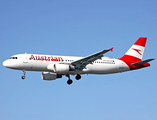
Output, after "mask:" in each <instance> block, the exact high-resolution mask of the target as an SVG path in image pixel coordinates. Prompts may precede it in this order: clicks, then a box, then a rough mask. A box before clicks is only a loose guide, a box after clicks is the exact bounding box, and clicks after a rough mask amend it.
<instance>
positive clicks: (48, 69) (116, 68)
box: [3, 37, 154, 85]
mask: <svg viewBox="0 0 157 120" xmlns="http://www.w3.org/2000/svg"><path fill="white" fill-rule="evenodd" d="M146 41H147V38H146V37H140V38H139V39H138V40H137V41H136V42H135V43H134V44H133V45H132V46H131V48H130V49H129V50H128V51H127V52H126V53H125V54H124V56H123V57H121V58H118V59H111V58H109V57H104V56H103V54H105V53H107V52H109V51H113V48H110V49H105V50H102V51H100V52H97V53H95V54H92V55H89V56H87V57H73V56H60V55H41V54H27V53H25V54H17V55H13V56H11V57H10V58H9V59H7V60H5V61H4V62H3V66H5V67H7V68H10V69H15V70H22V71H23V76H22V79H25V74H26V71H41V72H42V79H43V80H48V81H50V80H56V79H58V78H62V76H64V75H65V76H66V77H68V81H67V84H68V85H70V84H72V83H73V81H72V80H71V79H70V75H76V76H75V78H76V80H79V79H81V75H82V74H112V73H122V72H126V71H131V70H136V69H140V68H144V67H148V66H150V64H149V63H148V62H150V61H152V60H154V59H147V60H144V61H142V57H143V54H144V49H145V45H146Z"/></svg>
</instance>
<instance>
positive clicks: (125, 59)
mask: <svg viewBox="0 0 157 120" xmlns="http://www.w3.org/2000/svg"><path fill="white" fill-rule="evenodd" d="M119 60H122V61H123V62H125V63H126V64H127V65H128V66H129V68H130V70H136V69H140V68H143V67H148V66H150V64H149V63H145V64H142V65H132V63H136V62H140V61H141V59H139V58H136V57H133V56H130V55H124V56H123V57H121V58H119Z"/></svg>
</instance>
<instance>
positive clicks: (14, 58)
mask: <svg viewBox="0 0 157 120" xmlns="http://www.w3.org/2000/svg"><path fill="white" fill-rule="evenodd" d="M9 59H18V58H17V57H11V58H9Z"/></svg>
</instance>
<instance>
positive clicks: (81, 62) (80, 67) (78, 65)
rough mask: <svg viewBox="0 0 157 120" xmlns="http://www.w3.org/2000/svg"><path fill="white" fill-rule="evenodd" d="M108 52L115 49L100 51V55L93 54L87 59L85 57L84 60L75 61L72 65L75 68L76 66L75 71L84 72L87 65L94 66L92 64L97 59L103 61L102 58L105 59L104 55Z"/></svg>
mask: <svg viewBox="0 0 157 120" xmlns="http://www.w3.org/2000/svg"><path fill="white" fill-rule="evenodd" d="M108 51H113V48H111V49H106V50H102V51H100V52H98V53H95V54H92V55H90V56H87V57H84V58H82V59H79V60H77V61H74V62H72V63H71V64H72V65H73V66H75V69H76V70H77V71H81V70H83V69H84V68H85V67H86V65H88V64H92V62H94V61H95V60H97V59H101V57H103V54H105V53H107V52H108Z"/></svg>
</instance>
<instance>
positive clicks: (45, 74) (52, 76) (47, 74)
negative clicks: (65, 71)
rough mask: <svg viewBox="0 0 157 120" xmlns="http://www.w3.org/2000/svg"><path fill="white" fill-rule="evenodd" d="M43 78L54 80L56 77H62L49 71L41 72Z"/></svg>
mask: <svg viewBox="0 0 157 120" xmlns="http://www.w3.org/2000/svg"><path fill="white" fill-rule="evenodd" d="M41 77H42V79H43V80H56V78H62V75H61V74H57V73H51V72H42V76H41Z"/></svg>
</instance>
